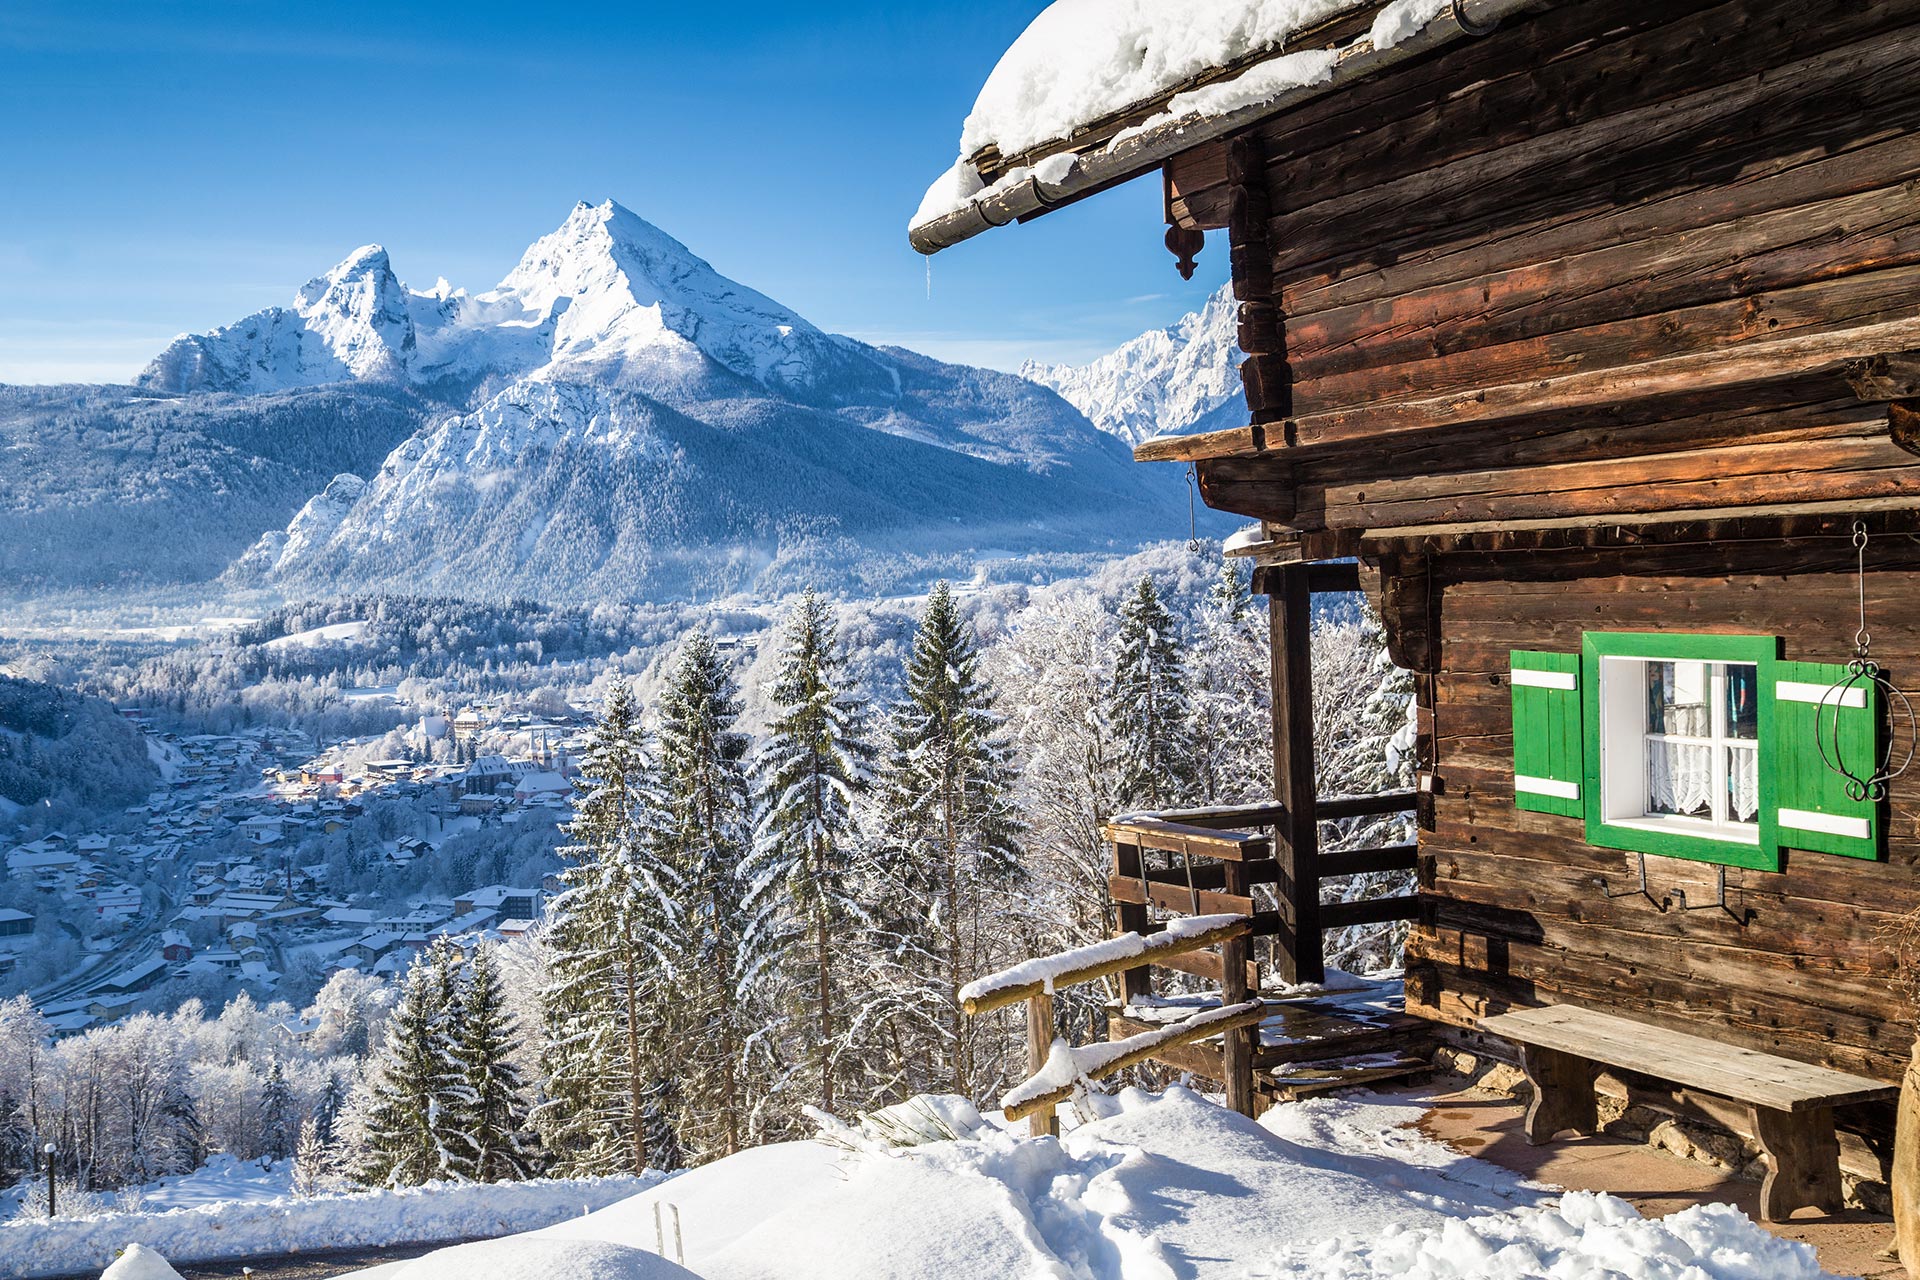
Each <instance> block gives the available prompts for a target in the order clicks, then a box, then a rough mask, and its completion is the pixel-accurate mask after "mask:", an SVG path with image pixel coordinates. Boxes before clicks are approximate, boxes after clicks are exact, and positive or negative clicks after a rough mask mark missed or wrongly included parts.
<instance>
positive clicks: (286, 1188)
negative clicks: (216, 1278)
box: [139, 1152, 293, 1213]
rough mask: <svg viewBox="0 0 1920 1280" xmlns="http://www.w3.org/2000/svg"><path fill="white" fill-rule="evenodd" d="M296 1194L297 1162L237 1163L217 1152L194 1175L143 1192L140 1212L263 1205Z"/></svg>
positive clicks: (178, 1176)
mask: <svg viewBox="0 0 1920 1280" xmlns="http://www.w3.org/2000/svg"><path fill="white" fill-rule="evenodd" d="M292 1194H293V1161H291V1160H276V1161H273V1162H271V1163H269V1164H266V1165H262V1164H261V1162H260V1161H258V1160H235V1159H234V1158H233V1157H232V1156H230V1155H227V1154H226V1153H225V1152H215V1153H214V1154H213V1155H210V1156H208V1157H207V1162H206V1163H205V1164H203V1165H201V1166H200V1167H199V1168H198V1169H195V1170H194V1171H193V1172H192V1173H180V1174H174V1175H173V1176H171V1177H166V1178H160V1179H157V1180H155V1181H153V1182H149V1183H147V1184H146V1185H144V1186H142V1187H141V1188H140V1189H139V1197H140V1211H141V1212H143V1213H164V1212H166V1211H167V1210H168V1209H194V1208H198V1207H199V1206H201V1205H206V1204H227V1203H232V1202H246V1203H256V1204H257V1203H259V1202H260V1201H262V1200H278V1199H280V1198H281V1197H283V1196H290V1195H292Z"/></svg>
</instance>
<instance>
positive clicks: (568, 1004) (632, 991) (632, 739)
mask: <svg viewBox="0 0 1920 1280" xmlns="http://www.w3.org/2000/svg"><path fill="white" fill-rule="evenodd" d="M647 746H648V744H647V739H646V734H645V733H644V731H643V730H642V728H641V725H640V715H639V708H638V706H637V705H636V704H635V703H634V700H633V696H632V694H631V693H630V692H629V690H628V689H627V686H626V685H625V684H621V683H616V684H614V685H613V687H612V688H611V689H609V690H608V693H607V699H606V705H605V707H604V708H603V710H602V713H601V717H600V720H599V721H598V723H597V724H596V725H595V726H594V728H593V730H592V732H591V733H590V734H589V735H588V739H587V744H586V747H585V749H584V750H583V751H582V752H581V756H580V778H579V780H578V781H577V782H576V783H575V785H576V787H577V788H578V790H579V793H580V795H579V800H578V801H577V802H576V804H575V807H574V817H573V821H572V822H571V823H570V824H569V825H568V828H567V831H568V834H569V835H570V836H571V838H572V843H570V844H568V845H566V846H564V847H563V848H562V849H561V850H560V854H561V856H562V857H563V858H564V859H565V860H566V862H567V864H568V865H567V866H566V868H565V869H564V870H563V871H562V872H561V877H560V878H561V880H562V882H563V883H564V884H565V886H566V888H565V889H564V890H563V891H562V892H561V893H560V895H559V896H558V897H556V898H555V899H554V900H553V902H552V904H551V905H550V906H549V908H548V917H547V918H548V922H547V926H546V928H545V930H544V931H543V933H542V944H543V948H544V950H545V952H546V955H547V957H548V965H549V968H550V971H551V973H552V981H551V983H550V984H549V985H548V987H547V989H546V990H545V991H544V992H543V993H542V1005H543V1014H542V1018H543V1027H542V1032H543V1034H542V1045H541V1050H542V1052H541V1057H542V1066H543V1072H544V1075H545V1077H546V1081H545V1089H544V1094H545V1096H544V1097H543V1098H542V1100H541V1101H540V1103H539V1105H538V1106H536V1107H535V1108H534V1111H533V1115H532V1120H533V1123H534V1126H535V1128H536V1130H537V1131H538V1132H539V1134H540V1138H541V1142H542V1145H543V1146H544V1147H545V1149H546V1151H547V1154H548V1156H549V1158H550V1159H551V1161H552V1165H553V1171H554V1172H555V1173H559V1174H563V1175H568V1176H593V1175H599V1174H607V1173H617V1172H627V1173H641V1172H644V1171H645V1170H646V1168H647V1166H648V1164H649V1162H650V1160H651V1162H652V1163H654V1164H655V1165H656V1166H658V1167H663V1168H665V1167H671V1166H670V1165H667V1164H664V1163H662V1160H661V1157H660V1156H659V1155H658V1154H657V1153H655V1152H654V1151H653V1150H652V1149H651V1144H650V1143H649V1133H650V1132H657V1130H658V1129H659V1127H660V1116H659V1111H658V1107H657V1105H656V1101H655V1100H656V1098H657V1095H658V1092H659V1090H658V1085H659V1082H660V1079H661V1075H662V1072H661V1069H660V1066H659V1064H660V1062H661V1061H662V1060H663V1059H664V1057H665V1054H666V1052H667V1050H668V1049H669V1048H670V1046H671V1045H672V1043H673V1042H672V1027H671V1025H670V1022H669V1019H668V1018H667V1016H666V1012H667V1009H668V1008H669V1006H670V1003H671V997H672V994H673V991H672V988H673V982H674V976H675V975H674V969H673V964H674V961H675V959H676V954H677V949H678V947H677V942H676V941H675V939H676V936H677V934H678V927H677V922H676V921H675V919H674V917H673V908H674V904H675V902H676V900H677V894H678V886H677V884H676V883H675V882H674V880H673V868H672V866H671V865H670V864H669V863H667V862H666V861H665V860H664V859H663V858H662V856H661V854H662V853H663V852H664V850H665V848H666V846H665V843H664V837H665V834H666V832H665V827H666V820H665V816H664V814H663V812H662V809H661V796H660V791H659V783H658V778H657V775H656V773H655V770H654V765H653V762H652V760H651V759H650V758H649V755H648V750H647ZM669 1123H671V1122H670V1121H669Z"/></svg>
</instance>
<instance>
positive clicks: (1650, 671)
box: [1640, 659, 1760, 826]
mask: <svg viewBox="0 0 1920 1280" xmlns="http://www.w3.org/2000/svg"><path fill="white" fill-rule="evenodd" d="M1640 665H1641V667H1642V669H1643V670H1644V671H1645V673H1646V696H1647V729H1646V736H1645V740H1644V750H1645V755H1646V806H1645V809H1644V813H1645V815H1646V816H1647V817H1650V818H1691V819H1694V820H1696V821H1700V822H1709V823H1713V824H1715V825H1718V826H1726V825H1751V824H1754V823H1757V822H1758V821H1759V818H1760V754H1759V736H1760V710H1759V708H1760V669H1759V667H1758V666H1756V665H1754V664H1753V663H1720V662H1684V661H1675V662H1665V661H1660V660H1657V659H1656V660H1651V661H1647V662H1644V663H1642V664H1640Z"/></svg>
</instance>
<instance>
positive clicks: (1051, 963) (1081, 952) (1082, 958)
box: [960, 915, 1246, 1002]
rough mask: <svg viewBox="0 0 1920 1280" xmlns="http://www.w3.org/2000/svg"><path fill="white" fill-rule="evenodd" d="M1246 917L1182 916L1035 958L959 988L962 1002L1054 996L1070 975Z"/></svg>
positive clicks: (1159, 948) (1148, 952)
mask: <svg viewBox="0 0 1920 1280" xmlns="http://www.w3.org/2000/svg"><path fill="white" fill-rule="evenodd" d="M1245 918H1246V917H1245V916H1235V915H1217V916H1183V917H1181V918H1179V919H1176V920H1169V921H1167V927H1166V928H1165V929H1163V930H1161V931H1160V932H1159V933H1151V934H1147V935H1146V936H1144V937H1143V936H1141V935H1140V934H1137V933H1123V934H1121V935H1120V936H1119V937H1117V938H1107V939H1104V940H1102V941H1100V942H1091V943H1088V944H1087V945H1086V946H1084V947H1075V948H1074V949H1073V950H1071V951H1059V952H1055V953H1054V954H1053V955H1050V956H1035V957H1034V958H1033V959H1031V960H1022V961H1021V962H1020V963H1019V964H1016V965H1014V966H1013V967H1012V968H1010V969H1002V970H1001V971H1000V972H998V973H990V974H988V975H987V976H986V977H984V978H976V979H975V980H974V981H972V982H969V983H968V984H967V985H966V986H964V987H962V988H960V999H961V1000H962V1001H963V1002H964V1001H968V1000H984V999H985V998H986V997H988V996H991V995H997V994H998V993H1000V992H1002V991H1006V990H1009V989H1011V988H1014V987H1027V986H1034V985H1036V984H1037V985H1038V986H1039V987H1040V989H1041V990H1042V991H1044V992H1047V993H1048V994H1052V992H1053V986H1054V983H1055V982H1056V981H1057V980H1058V979H1060V978H1062V977H1065V976H1066V975H1068V974H1071V973H1076V972H1078V971H1080V970H1082V969H1092V968H1098V967H1100V966H1102V965H1108V964H1114V963H1117V962H1120V961H1124V960H1132V959H1134V958H1136V957H1139V956H1145V955H1151V954H1152V953H1153V952H1154V951H1164V950H1168V949H1170V948H1175V947H1176V945H1177V944H1180V943H1185V942H1187V941H1188V940H1190V939H1192V938H1196V937H1199V936H1200V935H1202V934H1205V933H1210V932H1212V931H1213V930H1215V929H1221V928H1225V927H1226V926H1228V925H1230V924H1233V923H1234V922H1235V921H1239V920H1244V919H1245Z"/></svg>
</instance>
